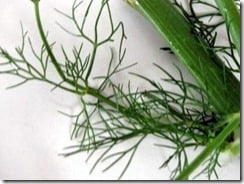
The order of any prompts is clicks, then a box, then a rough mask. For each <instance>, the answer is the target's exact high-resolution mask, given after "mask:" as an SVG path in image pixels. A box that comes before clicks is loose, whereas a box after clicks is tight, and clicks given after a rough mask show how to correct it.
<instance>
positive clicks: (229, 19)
mask: <svg viewBox="0 0 244 184" xmlns="http://www.w3.org/2000/svg"><path fill="white" fill-rule="evenodd" d="M215 2H216V4H217V5H218V7H219V10H220V12H221V14H222V15H223V17H224V19H225V22H226V25H227V26H229V30H230V34H231V37H232V39H233V42H234V45H235V46H236V49H237V51H238V52H239V54H240V49H241V18H240V12H239V10H238V9H237V6H236V4H235V1H234V0H215Z"/></svg>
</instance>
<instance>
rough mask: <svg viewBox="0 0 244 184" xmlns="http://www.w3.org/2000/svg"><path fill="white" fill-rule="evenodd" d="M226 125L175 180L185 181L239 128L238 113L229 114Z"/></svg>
mask: <svg viewBox="0 0 244 184" xmlns="http://www.w3.org/2000/svg"><path fill="white" fill-rule="evenodd" d="M226 121H227V122H228V125H227V126H226V127H225V128H224V130H223V131H222V132H221V133H220V134H219V135H218V136H217V137H216V138H215V139H214V140H212V141H211V142H210V143H209V144H208V145H207V146H206V148H205V149H204V150H203V151H202V152H201V153H200V154H199V155H198V156H197V157H196V158H195V159H194V160H193V162H192V163H191V164H190V165H189V166H188V167H187V168H186V169H184V170H183V171H182V172H181V173H180V175H179V176H178V177H177V178H176V180H187V179H188V177H189V175H190V174H191V173H192V172H193V171H194V170H195V169H196V168H197V167H199V166H200V165H201V163H203V161H204V160H205V159H206V158H207V157H208V156H209V155H210V154H211V153H212V152H213V151H214V150H216V149H217V148H219V146H221V144H223V143H224V141H225V140H226V138H227V137H228V136H229V135H230V134H231V133H232V132H233V131H234V130H235V129H237V128H238V127H239V126H240V112H238V113H235V114H231V115H229V116H228V117H227V118H226Z"/></svg>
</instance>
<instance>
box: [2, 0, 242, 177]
mask: <svg viewBox="0 0 244 184" xmlns="http://www.w3.org/2000/svg"><path fill="white" fill-rule="evenodd" d="M32 2H33V4H34V7H35V15H36V22H37V26H38V30H39V32H40V37H41V40H42V43H43V45H42V47H41V50H40V51H39V52H37V51H36V50H35V48H34V46H33V44H32V42H31V40H30V39H27V32H25V31H24V29H23V28H22V44H21V46H20V47H19V48H17V49H16V52H17V54H18V56H17V57H15V56H13V55H11V54H10V53H9V52H8V51H6V50H5V49H4V48H1V47H0V55H1V57H2V58H3V59H4V60H5V62H2V63H1V66H2V67H3V69H2V70H1V71H0V73H2V74H11V75H15V76H18V77H20V78H21V79H23V81H22V82H20V83H17V84H16V85H14V86H11V87H10V88H12V87H17V86H19V85H22V84H24V83H26V82H28V81H31V80H39V81H42V82H46V83H49V84H51V85H53V86H54V89H56V88H60V89H63V90H66V91H68V92H71V93H73V94H75V95H78V96H79V98H80V102H81V105H82V109H81V111H80V112H79V113H78V114H77V115H73V114H72V115H68V114H66V115H68V116H70V117H71V118H73V119H74V125H73V131H72V134H71V138H72V139H78V142H77V144H76V145H74V146H70V147H69V151H68V152H67V153H65V154H64V156H70V155H73V154H77V153H79V152H88V153H89V154H90V155H89V158H90V157H91V156H93V154H94V153H95V152H96V151H98V150H102V153H101V154H100V156H99V157H98V159H97V161H96V162H95V164H94V166H93V167H92V171H93V170H94V169H95V167H96V166H97V164H99V163H100V162H103V161H105V160H106V161H108V160H109V161H110V162H109V165H108V166H107V167H106V168H105V169H104V171H106V170H108V169H110V168H111V167H113V166H114V165H115V164H116V163H118V162H119V161H120V160H122V159H123V158H126V157H128V158H129V159H128V162H127V164H126V166H125V168H124V170H123V171H122V172H121V175H120V178H121V177H122V176H123V174H124V173H125V171H126V170H127V168H128V167H129V165H130V163H131V161H132V160H133V157H134V156H135V153H136V150H137V149H138V147H139V145H140V143H141V142H142V141H143V140H144V139H145V138H146V137H147V136H148V135H154V136H156V137H159V138H161V139H162V140H166V141H168V143H167V144H162V145H158V146H163V147H165V148H168V149H172V150H173V152H172V155H171V156H170V157H169V158H168V159H167V160H165V161H164V163H162V165H161V166H162V167H165V166H167V165H168V164H169V163H171V161H173V160H176V161H177V165H176V166H175V169H174V170H173V171H172V174H171V176H170V177H171V178H172V179H188V178H189V176H190V174H191V172H192V171H194V170H195V169H196V168H197V167H198V166H199V165H200V164H202V163H205V167H204V169H203V170H204V171H206V172H207V175H208V177H209V179H210V177H211V175H212V174H216V171H215V168H216V166H217V165H218V157H219V155H220V153H221V151H223V150H226V149H230V150H232V149H234V148H235V150H236V148H237V151H235V152H238V146H239V144H238V139H239V137H238V136H239V126H240V112H239V111H240V83H239V80H238V79H237V78H236V77H235V76H234V74H233V73H240V64H239V56H238V54H237V53H236V49H237V50H238V51H240V46H239V45H238V44H239V43H238V30H237V29H239V28H240V26H239V27H238V25H237V26H236V24H235V22H238V20H235V21H233V22H234V23H233V22H232V21H230V20H229V19H231V20H233V18H228V17H233V16H234V18H236V17H237V16H238V14H236V11H237V12H238V10H236V11H233V12H234V13H233V14H232V13H231V15H228V14H226V15H224V17H225V19H226V20H227V23H226V22H223V21H222V20H221V22H217V23H216V22H214V23H213V24H212V22H211V20H213V19H214V17H216V16H217V17H219V16H220V13H219V10H218V8H217V7H216V6H215V5H213V4H210V3H206V2H205V1H200V0H190V2H189V9H190V12H189V11H187V10H186V9H185V8H184V7H183V6H182V5H181V4H180V3H179V2H178V1H176V0H175V1H169V0H154V1H152V0H128V3H129V4H130V5H131V6H132V7H133V8H135V9H137V10H138V11H139V12H141V13H142V14H143V15H144V16H145V17H146V18H148V19H149V20H150V21H151V22H152V24H153V25H154V26H155V27H156V29H157V30H158V31H159V33H160V34H161V35H162V37H163V38H164V39H166V41H167V42H168V43H169V46H170V50H171V51H172V52H173V53H174V54H175V55H176V56H177V57H178V58H179V60H180V61H181V62H182V63H183V64H184V65H185V66H186V68H187V69H188V70H189V71H190V73H191V74H192V75H193V77H194V78H195V79H196V81H197V82H198V84H194V83H190V82H188V81H186V80H185V79H184V76H183V74H182V72H181V70H180V69H179V68H177V70H178V73H179V76H180V77H179V78H177V77H174V76H172V75H171V74H170V73H169V72H168V71H166V70H165V69H164V68H163V67H162V66H160V65H157V64H154V66H155V67H156V68H157V69H158V70H159V71H161V72H162V75H166V78H163V79H159V80H158V81H155V80H152V79H150V77H147V76H142V75H139V74H137V73H131V74H132V75H134V76H135V77H138V78H139V79H141V80H144V81H145V82H147V83H148V84H149V85H150V86H151V87H150V88H149V89H146V90H143V91H140V90H133V89H132V87H131V85H132V84H131V83H130V82H128V85H127V86H125V85H123V84H115V83H114V82H113V77H114V76H116V75H117V74H118V73H119V72H122V71H124V70H126V69H128V68H130V67H132V66H133V65H134V64H133V65H129V66H123V60H124V58H125V54H126V50H125V48H124V46H123V43H124V40H125V38H126V36H125V31H124V26H123V23H122V22H119V23H118V24H115V23H114V21H113V15H112V12H111V9H110V5H109V1H108V0H101V6H100V9H99V11H98V13H97V16H96V18H95V22H94V34H93V35H90V34H88V33H86V31H85V30H86V29H85V28H86V24H87V22H86V21H87V17H88V16H89V15H90V9H91V7H92V5H93V3H94V1H93V0H91V1H88V4H87V7H86V11H85V13H84V17H83V19H82V20H81V21H80V20H79V19H78V17H77V11H78V10H79V9H80V8H81V5H83V3H84V2H83V1H74V4H73V6H72V8H71V10H72V11H71V14H70V15H69V14H66V13H65V12H62V11H58V12H59V13H60V14H61V15H63V16H64V17H65V18H67V19H68V20H70V21H71V22H72V23H73V25H74V26H75V28H76V30H75V31H74V32H73V31H72V32H71V31H70V30H69V29H68V28H66V27H64V26H62V25H60V27H61V28H62V29H64V30H65V31H66V32H68V33H69V34H71V35H73V36H75V37H78V38H82V42H81V44H80V45H79V46H74V48H73V50H72V55H70V53H68V52H67V49H65V48H64V46H62V47H61V52H62V54H63V61H60V60H59V59H57V57H56V56H55V53H54V50H53V47H54V44H50V43H49V42H48V39H47V34H45V31H44V29H43V26H42V22H41V17H40V11H39V0H32ZM221 2H225V0H222V1H219V2H218V5H219V6H220V7H221V8H222V9H223V7H222V6H225V5H224V3H221ZM233 3H234V2H233ZM195 5H199V6H206V7H208V8H210V9H211V10H212V11H211V12H210V13H206V14H202V15H198V14H197V13H196V12H195V8H194V6H195ZM232 5H235V4H232ZM234 7H235V6H234ZM224 8H227V9H228V7H224ZM105 11H106V13H107V18H108V21H109V24H110V32H109V33H108V35H107V36H105V37H103V38H101V37H100V36H99V23H100V19H101V16H102V14H103V13H104V12H105ZM162 12H163V13H162ZM220 12H222V11H220ZM224 12H225V11H224ZM231 12H232V11H231ZM207 18H209V19H210V22H207V23H206V19H207ZM222 25H225V26H226V30H227V32H226V35H227V39H228V43H227V46H226V45H225V46H222V45H221V46H220V45H217V43H216V41H217V31H216V30H217V29H218V28H219V27H220V26H222ZM179 30H180V31H179ZM236 30H237V31H236ZM118 37H119V38H118ZM231 37H234V39H233V40H234V43H232V38H231ZM182 38H184V39H182ZM116 40H117V41H118V43H117V49H116V51H115V50H114V49H111V50H109V54H110V58H109V59H108V62H107V73H106V74H105V75H102V76H96V77H95V78H93V77H94V76H92V71H93V69H94V67H95V66H96V62H97V59H98V53H99V51H100V49H102V47H104V46H106V44H108V43H110V42H113V41H116ZM27 44H28V45H29V47H30V48H31V50H32V52H33V56H34V57H35V58H36V61H37V63H34V64H33V62H31V61H30V60H28V57H26V55H25V47H26V45H27ZM86 47H87V48H89V51H86V52H85V53H84V51H83V50H87V49H86ZM163 49H164V50H168V49H169V48H163ZM116 53H118V55H116ZM115 61H117V63H115ZM50 67H54V68H55V70H56V72H57V74H58V76H59V81H57V80H54V79H52V78H50V76H49V75H48V72H47V70H48V69H49V68H50ZM92 80H96V81H98V82H99V86H98V87H94V86H93V85H92ZM165 83H166V84H170V85H174V86H176V87H177V89H178V90H177V91H169V90H167V89H165V88H164V84H165ZM130 139H134V140H135V142H134V143H133V144H132V145H131V146H130V147H128V148H126V149H124V150H121V151H118V152H114V151H113V148H115V147H117V146H118V145H120V144H122V143H123V142H125V141H127V140H130ZM232 145H234V146H235V147H234V146H232ZM236 145H237V146H236ZM202 146H205V149H204V150H203V152H202V153H201V154H200V155H199V156H198V157H196V159H195V160H194V161H193V162H192V163H189V156H188V149H189V148H194V149H197V148H198V147H202ZM204 161H205V162H204ZM216 175H217V174H216Z"/></svg>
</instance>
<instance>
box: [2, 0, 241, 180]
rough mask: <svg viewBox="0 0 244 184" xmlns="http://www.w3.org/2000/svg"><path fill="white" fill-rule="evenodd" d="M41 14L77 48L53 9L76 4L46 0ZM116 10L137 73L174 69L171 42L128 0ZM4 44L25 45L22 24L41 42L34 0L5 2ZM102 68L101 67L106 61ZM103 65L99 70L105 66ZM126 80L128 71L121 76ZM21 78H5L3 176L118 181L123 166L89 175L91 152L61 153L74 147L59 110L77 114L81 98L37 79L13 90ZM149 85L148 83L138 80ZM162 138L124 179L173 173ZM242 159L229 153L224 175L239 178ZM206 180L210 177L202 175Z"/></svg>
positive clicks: (57, 35) (149, 144) (53, 33)
mask: <svg viewBox="0 0 244 184" xmlns="http://www.w3.org/2000/svg"><path fill="white" fill-rule="evenodd" d="M40 4H41V14H42V20H43V22H44V25H45V28H48V30H49V33H50V39H51V40H56V41H57V43H58V44H60V43H62V44H63V45H65V46H66V47H68V46H72V43H73V42H72V40H69V39H67V38H66V36H65V35H66V33H64V32H63V31H62V30H60V29H59V28H58V26H57V25H56V24H55V21H57V20H58V21H59V22H60V21H62V19H63V17H62V16H60V15H59V14H57V13H56V12H55V11H54V10H53V8H54V7H55V8H57V9H61V10H64V11H66V10H67V11H69V10H70V7H71V4H72V2H68V1H60V0H46V1H41V3H40ZM112 10H113V14H114V16H115V17H116V19H117V20H122V21H123V22H124V23H125V29H126V34H127V37H128V40H127V41H126V48H127V51H128V52H127V57H126V62H127V63H130V62H131V63H134V62H139V64H138V66H136V67H135V69H134V71H140V73H143V74H145V75H147V76H152V77H156V76H157V73H156V72H155V71H153V70H151V67H152V63H153V62H156V63H161V64H162V62H163V65H164V68H166V69H168V70H172V71H173V70H174V68H173V66H172V60H173V62H174V60H175V59H174V58H173V57H172V56H169V55H168V54H167V53H164V52H161V51H159V48H160V47H162V46H165V44H164V43H163V42H162V41H161V40H160V38H159V37H158V35H157V33H156V32H155V31H154V30H153V28H151V26H149V24H148V23H147V22H146V21H145V20H144V19H143V18H142V17H141V16H139V15H138V14H136V13H135V12H134V11H133V10H131V9H130V8H128V6H127V5H126V4H125V3H124V2H123V1H119V0H117V1H113V2H112ZM0 12H1V16H0V28H1V29H0V45H1V46H2V47H4V48H8V49H10V50H13V48H14V47H15V46H18V45H19V43H20V24H19V22H20V21H21V22H22V23H23V25H24V28H25V29H26V30H28V31H29V36H30V37H31V39H32V40H33V42H34V43H36V45H37V46H38V44H40V38H39V36H38V32H37V28H36V23H35V17H34V11H33V7H32V3H31V2H30V1H29V0H26V1H19V0H12V1H11V2H9V1H6V0H0ZM100 66H101V65H100ZM100 66H99V67H98V68H97V70H102V69H103V68H101V67H100ZM121 78H123V79H124V80H125V81H127V80H128V79H129V76H128V75H123V76H120V78H119V80H121ZM16 80H17V79H16V78H13V77H9V76H2V75H1V76H0V127H1V128H0V179H4V180H10V179H11V180H12V179H17V180H21V179H44V180H47V179H55V180H57V179H67V180H69V179H71V180H77V179H79V180H102V179H106V180H110V179H117V178H118V176H119V174H120V172H121V168H119V167H115V168H113V169H112V170H109V171H108V172H106V173H102V172H101V170H102V168H104V167H103V166H102V165H101V166H98V168H97V169H96V170H95V171H94V173H92V174H89V170H90V169H91V167H92V162H88V163H86V162H85V159H86V158H87V155H86V154H84V153H83V154H77V155H75V156H72V157H68V158H63V157H61V156H59V155H58V154H59V153H62V152H63V148H64V147H65V146H69V145H71V144H72V143H71V141H70V129H71V121H70V119H69V118H67V117H65V116H63V115H61V114H60V113H58V110H60V111H65V112H73V110H74V109H75V107H77V104H78V103H79V101H78V99H77V97H75V96H73V95H71V94H68V93H66V92H63V91H60V90H57V91H54V92H52V93H51V92H50V89H51V87H50V86H48V85H46V84H42V83H38V82H31V83H28V84H26V85H24V86H21V87H19V88H16V89H13V90H5V88H6V87H8V86H9V85H11V84H13V83H15V82H16ZM136 84H137V85H138V86H139V87H141V88H143V87H144V85H145V84H143V83H140V82H137V83H136ZM157 141H158V140H157V139H156V138H154V137H149V138H148V139H146V141H145V142H144V143H143V145H142V146H141V147H140V149H139V151H138V153H137V155H136V156H135V160H134V161H133V162H132V164H131V166H130V167H129V169H128V171H127V172H126V174H125V175H124V177H123V178H122V179H125V180H135V179H140V180H144V179H145V180H165V179H167V177H166V176H168V174H169V171H168V170H167V169H162V170H159V169H158V167H159V166H160V164H161V163H162V160H163V159H165V158H166V156H167V153H164V152H162V150H161V148H158V147H155V146H153V143H157ZM239 162H240V160H239V159H238V158H230V157H228V156H223V167H222V168H221V169H220V170H219V178H220V179H239V178H240V169H239ZM202 179H204V178H202Z"/></svg>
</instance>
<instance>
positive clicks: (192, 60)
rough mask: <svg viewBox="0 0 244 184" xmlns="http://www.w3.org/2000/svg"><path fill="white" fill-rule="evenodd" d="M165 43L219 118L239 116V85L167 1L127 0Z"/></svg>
mask: <svg viewBox="0 0 244 184" xmlns="http://www.w3.org/2000/svg"><path fill="white" fill-rule="evenodd" d="M127 2H128V3H129V4H130V5H131V6H132V7H133V8H135V9H136V10H138V11H139V12H140V13H141V14H142V15H144V16H145V17H146V18H147V19H148V20H149V21H150V22H151V23H152V24H153V26H154V27H155V28H156V30H157V31H158V32H159V34H160V35H161V36H162V38H163V39H164V40H166V41H167V42H168V44H169V45H170V47H171V49H172V50H173V52H174V53H175V55H176V56H177V57H178V59H179V60H180V61H181V62H182V63H183V64H184V65H185V66H186V67H187V69H188V70H189V71H190V73H191V74H192V75H193V76H194V78H195V79H196V80H197V81H198V83H199V85H200V86H201V87H202V88H203V89H204V90H205V92H206V94H207V95H208V98H209V101H210V103H211V104H212V105H213V107H214V110H215V111H217V112H218V113H219V114H228V113H234V112H238V111H239V109H240V84H239V81H238V80H237V79H236V78H235V76H234V75H233V74H232V73H231V72H230V71H228V70H227V69H226V68H225V67H224V64H222V62H221V61H220V60H219V58H218V57H217V56H212V55H210V54H209V52H208V51H207V50H206V48H204V46H203V44H201V43H200V42H199V41H198V40H197V39H196V37H195V36H194V35H193V34H192V32H191V31H192V26H191V25H190V23H189V22H188V21H187V20H186V19H185V18H184V17H183V15H182V14H181V13H180V12H179V11H178V10H177V8H176V7H175V6H174V5H173V3H172V2H171V1H169V0H153V1H152V0H127Z"/></svg>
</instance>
